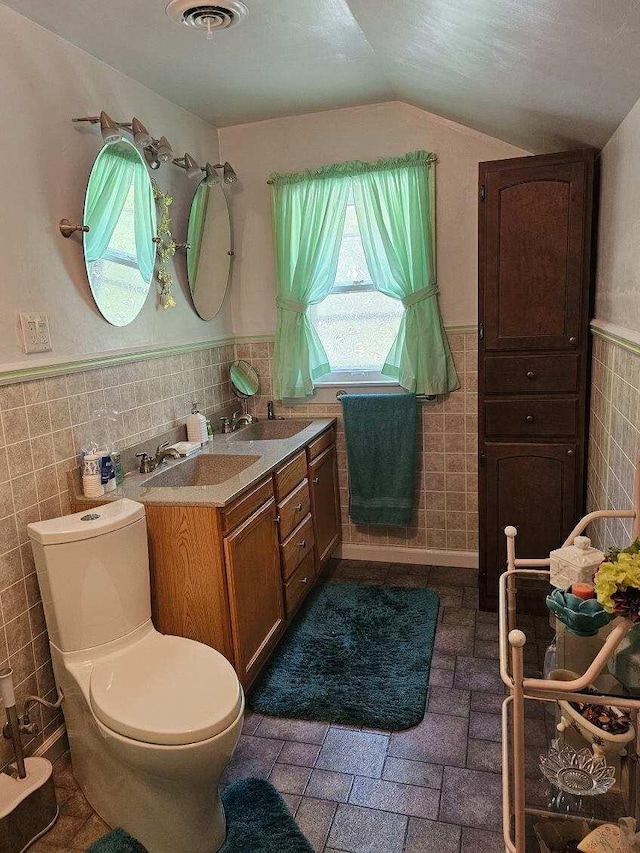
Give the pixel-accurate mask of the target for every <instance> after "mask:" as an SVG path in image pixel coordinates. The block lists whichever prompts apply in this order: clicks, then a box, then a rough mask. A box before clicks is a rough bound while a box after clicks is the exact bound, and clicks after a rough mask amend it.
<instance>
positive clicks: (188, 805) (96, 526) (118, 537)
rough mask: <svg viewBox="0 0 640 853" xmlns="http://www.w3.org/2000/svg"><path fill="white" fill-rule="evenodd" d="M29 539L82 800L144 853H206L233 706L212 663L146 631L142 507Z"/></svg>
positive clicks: (218, 816)
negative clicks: (128, 836) (179, 852)
mask: <svg viewBox="0 0 640 853" xmlns="http://www.w3.org/2000/svg"><path fill="white" fill-rule="evenodd" d="M28 530H29V536H30V537H31V542H32V545H33V552H34V555H35V561H36V569H37V573H38V581H39V584H40V590H41V593H42V602H43V606H44V612H45V617H46V621H47V628H48V632H49V640H50V644H51V654H52V658H53V668H54V672H55V676H56V681H57V683H58V686H59V687H60V689H61V690H62V692H63V694H64V701H63V704H62V707H63V710H64V717H65V722H66V726H67V732H68V736H69V743H70V747H71V761H72V766H73V773H74V776H75V777H76V779H77V781H78V783H79V785H80V787H81V788H82V791H83V792H84V794H85V796H86V797H87V800H88V801H89V802H90V804H91V805H92V806H93V808H94V809H95V811H96V812H97V813H98V814H99V815H100V817H102V819H103V820H104V821H105V822H106V823H107V824H109V826H111V827H118V826H119V827H123V828H124V829H125V830H126V831H127V832H129V833H130V834H131V835H132V836H133V837H134V838H137V839H138V841H140V842H141V843H142V844H143V845H144V846H145V847H146V848H147V849H148V850H149V851H150V853H175V852H176V851H182V853H215V851H217V850H219V849H220V847H221V846H222V844H223V842H224V839H225V834H226V825H225V817H224V811H223V808H222V803H221V801H220V796H219V792H218V786H219V782H220V778H221V776H222V774H223V772H224V770H225V768H226V766H227V764H228V763H229V761H230V759H231V756H232V754H233V751H234V749H235V746H236V744H237V741H238V738H239V736H240V730H241V727H242V720H243V715H244V695H243V691H242V687H241V685H240V683H239V681H238V678H237V676H236V673H235V671H234V669H233V667H232V666H231V664H230V663H229V662H228V661H227V660H226V658H224V657H223V656H222V655H221V654H220V653H219V652H217V651H215V650H214V649H212V648H210V647H209V646H205V645H203V644H202V643H197V642H195V641H194V640H188V639H185V638H183V637H172V636H167V635H164V634H160V633H159V632H158V631H156V629H155V628H154V626H153V624H152V622H151V600H150V582H149V557H148V549H147V527H146V520H145V511H144V507H143V506H142V504H139V503H136V502H135V501H131V500H126V499H123V500H119V501H114V502H113V503H108V504H106V505H104V506H101V507H98V508H97V509H95V510H90V511H87V512H80V513H76V514H74V515H68V516H64V517H62V518H55V519H51V520H50V521H42V522H38V523H34V524H30V525H29V526H28Z"/></svg>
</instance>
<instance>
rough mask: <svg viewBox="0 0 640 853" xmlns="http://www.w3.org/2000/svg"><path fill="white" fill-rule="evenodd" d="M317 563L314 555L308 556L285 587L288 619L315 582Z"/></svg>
mask: <svg viewBox="0 0 640 853" xmlns="http://www.w3.org/2000/svg"><path fill="white" fill-rule="evenodd" d="M315 574H316V571H315V563H314V559H313V554H307V556H306V557H305V558H304V560H303V561H302V562H301V563H300V565H299V566H298V568H297V569H296V570H295V572H294V573H293V574H292V575H291V577H290V578H289V581H288V582H287V583H286V584H285V586H284V600H285V604H286V608H287V619H288V618H289V617H290V616H291V614H292V613H293V612H294V611H295V610H297V608H298V605H299V604H301V602H302V601H303V599H304V598H306V596H307V593H308V592H309V590H310V589H311V587H312V586H313V582H314V580H315Z"/></svg>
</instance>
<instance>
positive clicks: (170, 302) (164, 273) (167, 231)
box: [151, 180, 178, 311]
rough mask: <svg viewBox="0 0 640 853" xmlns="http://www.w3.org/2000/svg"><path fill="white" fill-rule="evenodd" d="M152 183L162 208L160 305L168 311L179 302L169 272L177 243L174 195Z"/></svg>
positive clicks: (159, 253) (157, 249)
mask: <svg viewBox="0 0 640 853" xmlns="http://www.w3.org/2000/svg"><path fill="white" fill-rule="evenodd" d="M151 183H152V185H153V196H154V198H155V200H156V202H157V204H158V207H159V208H160V217H159V219H158V235H157V241H156V252H157V255H158V265H157V268H156V279H157V281H158V294H159V296H160V305H161V306H162V307H163V308H164V310H165V311H166V310H167V309H168V308H175V307H176V305H177V304H178V303H177V302H176V300H175V297H174V295H173V276H172V275H171V273H170V272H169V262H170V261H171V259H172V258H173V256H174V255H175V253H176V244H175V241H174V239H173V237H172V235H171V217H170V216H169V208H170V206H171V205H172V204H173V196H170V195H169V194H168V193H165V192H163V191H162V190H161V189H160V187H159V186H158V185H157V183H156V182H155V181H153V180H152V181H151Z"/></svg>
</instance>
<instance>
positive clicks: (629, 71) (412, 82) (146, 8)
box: [6, 0, 640, 152]
mask: <svg viewBox="0 0 640 853" xmlns="http://www.w3.org/2000/svg"><path fill="white" fill-rule="evenodd" d="M246 3H247V5H248V6H249V9H250V14H249V16H248V18H246V19H245V21H244V22H243V23H242V24H241V25H240V26H239V27H237V28H235V29H233V30H229V31H224V32H220V33H218V34H216V35H215V36H214V38H213V40H212V41H207V39H206V38H205V36H204V35H203V34H200V33H197V32H195V31H191V30H188V29H186V28H179V27H177V26H176V25H175V24H173V23H171V21H170V20H169V19H168V18H167V17H166V15H165V14H164V6H165V0H134V2H132V0H108V2H106V0H80V2H78V0H44V2H43V0H7V2H6V5H8V6H10V7H12V8H13V9H15V10H16V11H18V12H20V13H21V14H23V15H25V16H26V17H28V18H31V19H32V20H34V21H37V22H38V23H40V24H42V25H43V26H44V27H46V28H47V29H49V30H52V31H53V32H55V33H58V34H59V35H60V36H62V37H63V38H65V39H67V40H68V41H70V42H72V43H73V44H76V45H78V46H79V47H82V48H84V49H85V50H86V51H88V52H89V53H91V54H93V55H94V56H97V57H99V58H100V59H102V60H104V61H105V62H107V63H108V64H110V65H112V66H114V67H116V68H119V69H120V70H121V71H123V72H124V73H126V74H128V75H129V76H131V77H133V78H134V79H136V80H139V81H140V82H142V83H144V84H146V85H147V86H149V87H150V88H151V89H154V90H156V91H158V92H161V93H162V94H164V95H165V96H166V97H168V98H169V99H170V100H172V101H175V102H176V103H179V104H181V105H182V106H184V107H186V108H187V109H189V110H191V111H192V112H194V113H196V114H198V115H200V116H202V117H203V118H205V119H207V120H208V121H211V122H212V123H213V124H216V125H218V126H224V125H231V124H238V123H242V122H247V121H256V120H259V119H264V118H271V117H275V116H281V115H291V114H295V113H302V112H313V111H315V110H321V109H328V108H331V107H340V106H348V105H353V104H364V103H371V102H376V101H384V100H391V99H399V100H405V101H409V102H411V103H414V104H416V105H417V106H420V107H422V108H424V109H426V110H429V111H431V112H434V113H438V114H439V115H442V116H445V117H447V118H451V119H453V120H455V121H458V122H461V123H462V124H466V125H468V126H470V127H473V128H476V129H478V130H481V131H484V132H486V133H489V134H491V135H492V136H496V137H499V138H500V139H503V140H506V141H508V142H511V143H513V144H515V145H519V146H521V147H522V148H525V149H527V150H530V151H534V152H537V151H549V150H554V149H558V148H563V147H568V146H575V145H595V146H598V147H599V146H601V145H603V144H604V143H605V142H606V141H607V139H608V138H609V136H610V135H611V134H612V132H613V131H614V130H615V128H616V127H617V125H618V124H619V123H620V121H621V120H622V119H623V118H624V116H625V115H626V113H627V112H628V111H629V109H630V108H631V106H632V105H633V104H634V103H635V101H636V100H637V99H638V97H640V59H639V57H640V2H639V0H246ZM194 5H197V0H194ZM99 106H100V105H99V104H96V109H98V108H99Z"/></svg>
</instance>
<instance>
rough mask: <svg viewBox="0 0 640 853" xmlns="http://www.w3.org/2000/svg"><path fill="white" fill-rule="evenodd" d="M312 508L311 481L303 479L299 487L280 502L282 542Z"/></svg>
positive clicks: (279, 514)
mask: <svg viewBox="0 0 640 853" xmlns="http://www.w3.org/2000/svg"><path fill="white" fill-rule="evenodd" d="M310 510H311V498H310V496H309V481H308V480H303V481H302V482H301V483H300V485H299V486H298V488H297V489H294V490H293V491H292V492H291V494H290V495H289V496H288V497H287V498H285V499H284V500H283V501H282V502H281V503H279V504H278V517H279V519H280V523H279V529H280V541H281V542H284V540H285V539H286V538H287V536H288V535H289V534H290V533H291V531H292V530H293V529H294V528H295V527H296V525H298V524H300V522H301V521H302V519H303V518H304V517H305V516H306V515H308V514H309V512H310Z"/></svg>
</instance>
